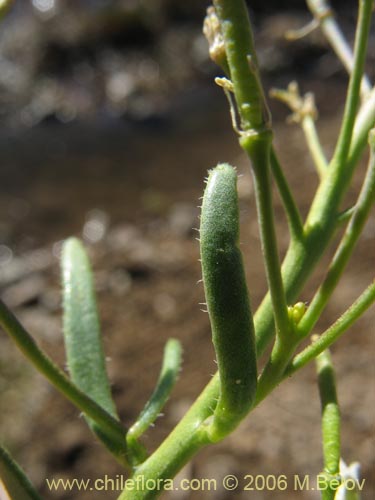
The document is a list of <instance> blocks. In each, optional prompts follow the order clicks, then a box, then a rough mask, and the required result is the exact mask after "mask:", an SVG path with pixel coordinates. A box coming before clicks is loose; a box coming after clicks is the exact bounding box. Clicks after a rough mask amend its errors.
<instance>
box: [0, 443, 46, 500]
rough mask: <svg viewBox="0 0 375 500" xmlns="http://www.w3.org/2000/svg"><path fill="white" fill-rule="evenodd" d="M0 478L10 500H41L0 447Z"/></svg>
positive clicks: (11, 459) (18, 467)
mask: <svg viewBox="0 0 375 500" xmlns="http://www.w3.org/2000/svg"><path fill="white" fill-rule="evenodd" d="M0 478H1V481H2V482H3V484H4V486H5V488H6V489H7V492H8V494H9V495H10V498H11V500H41V497H40V496H39V495H38V493H37V492H36V490H35V489H34V487H33V485H32V484H31V482H30V480H29V478H28V477H27V476H26V474H25V472H24V471H23V470H22V469H21V467H20V466H19V465H18V464H17V463H16V461H15V460H14V459H13V458H12V457H11V455H10V454H9V452H8V451H7V450H5V448H3V447H2V446H1V445H0Z"/></svg>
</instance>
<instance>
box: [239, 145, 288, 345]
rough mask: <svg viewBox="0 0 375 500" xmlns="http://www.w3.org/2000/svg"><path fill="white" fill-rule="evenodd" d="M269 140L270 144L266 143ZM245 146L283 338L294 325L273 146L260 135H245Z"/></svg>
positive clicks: (277, 319)
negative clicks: (282, 256)
mask: <svg viewBox="0 0 375 500" xmlns="http://www.w3.org/2000/svg"><path fill="white" fill-rule="evenodd" d="M264 142H266V144H264ZM241 144H242V147H243V148H244V149H245V151H246V152H247V153H248V155H249V157H250V158H251V161H252V166H253V169H252V172H253V180H254V192H255V199H256V203H257V211H258V222H259V229H260V236H261V242H262V251H263V258H264V263H265V267H266V274H267V281H268V286H269V290H270V295H271V301H272V307H273V313H274V318H275V325H276V334H277V335H280V337H281V338H282V339H286V338H288V336H289V332H290V325H289V318H288V308H287V303H286V297H285V292H284V286H283V282H282V278H281V270H280V267H281V266H280V260H279V256H278V246H277V240H276V233H275V221H274V210H273V204H272V189H271V182H270V148H269V146H270V145H269V140H267V138H265V140H264V141H262V140H261V139H260V138H259V139H257V140H256V141H254V140H248V139H247V138H246V139H242V140H241Z"/></svg>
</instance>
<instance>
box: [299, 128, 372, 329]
mask: <svg viewBox="0 0 375 500" xmlns="http://www.w3.org/2000/svg"><path fill="white" fill-rule="evenodd" d="M369 143H370V149H371V154H370V160H369V165H368V169H367V174H366V178H365V180H364V183H363V186H362V189H361V192H360V194H359V197H358V200H357V203H356V205H355V208H354V212H353V215H352V217H351V219H350V221H349V224H348V226H347V228H346V231H345V233H344V235H343V237H342V239H341V242H340V244H339V246H338V248H337V250H336V253H335V255H334V257H333V259H332V262H331V265H330V267H329V270H328V273H327V276H326V278H325V279H324V281H323V283H322V284H321V285H320V287H319V289H318V291H317V292H316V294H315V296H314V298H313V300H312V302H311V304H310V305H309V307H308V309H307V311H306V313H305V315H304V316H303V318H302V320H301V322H300V323H299V325H298V334H299V336H300V337H302V338H303V337H305V336H306V335H308V334H309V333H310V332H311V330H312V329H313V328H314V325H315V323H316V322H317V320H318V318H319V317H320V315H321V313H322V311H323V309H324V307H325V306H326V304H327V302H328V300H329V298H330V297H331V295H332V293H333V292H334V290H335V288H336V286H337V283H338V282H339V279H340V277H341V276H342V274H343V272H344V270H345V267H346V265H347V263H348V261H349V259H350V256H351V255H352V253H353V250H354V248H355V245H356V243H357V241H358V238H359V237H360V235H361V233H362V230H363V227H364V225H365V223H366V220H367V218H368V215H369V213H370V210H371V207H372V205H373V204H374V203H375V130H372V131H371V132H370V135H369Z"/></svg>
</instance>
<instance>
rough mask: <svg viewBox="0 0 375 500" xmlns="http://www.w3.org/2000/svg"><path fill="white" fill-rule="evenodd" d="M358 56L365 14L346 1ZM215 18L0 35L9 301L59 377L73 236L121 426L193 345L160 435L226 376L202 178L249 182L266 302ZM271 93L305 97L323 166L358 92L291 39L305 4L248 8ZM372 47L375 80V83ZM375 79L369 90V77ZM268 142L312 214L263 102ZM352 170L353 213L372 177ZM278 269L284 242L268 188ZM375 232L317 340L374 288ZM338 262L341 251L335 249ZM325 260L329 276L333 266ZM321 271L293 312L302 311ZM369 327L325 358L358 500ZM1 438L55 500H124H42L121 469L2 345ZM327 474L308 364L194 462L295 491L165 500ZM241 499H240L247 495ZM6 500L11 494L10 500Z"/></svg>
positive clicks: (294, 134)
mask: <svg viewBox="0 0 375 500" xmlns="http://www.w3.org/2000/svg"><path fill="white" fill-rule="evenodd" d="M334 5H335V6H336V7H337V8H338V9H339V10H338V19H339V20H340V21H341V22H342V26H343V29H344V31H345V33H346V34H347V36H348V38H349V39H350V40H352V38H353V33H354V26H355V7H356V5H357V2H354V1H348V2H336V3H335V4H334ZM206 7H207V3H206V2H202V1H198V0H196V1H191V2H182V1H172V0H155V1H147V0H143V1H142V0H133V1H132V0H119V1H111V0H107V1H106V0H79V1H58V0H33V1H16V2H15V4H14V6H13V8H12V10H11V12H10V13H9V15H8V16H7V17H6V19H5V20H4V21H3V23H2V25H1V29H0V114H1V129H0V195H1V197H0V289H1V294H2V298H3V300H4V301H5V302H6V303H7V304H8V306H9V307H10V308H11V309H12V310H13V311H14V312H15V313H16V315H17V317H18V318H19V319H20V320H21V322H22V323H23V324H24V325H25V326H26V327H27V328H28V330H29V331H30V332H31V333H32V334H33V336H34V337H35V339H36V340H37V341H38V343H40V344H41V345H42V346H43V347H44V348H45V349H46V351H48V352H49V353H50V355H51V356H52V357H53V358H54V359H55V360H56V361H57V362H58V363H59V364H60V366H65V359H64V348H63V342H62V335H61V295H60V285H59V261H58V258H59V253H60V249H61V242H62V240H63V239H64V238H66V237H68V236H70V235H76V236H79V237H81V238H82V239H83V240H84V241H85V243H86V246H87V249H88V252H89V254H90V257H91V261H92V265H93V268H94V272H95V282H96V288H97V295H98V303H99V309H100V315H101V321H102V329H103V335H104V346H105V350H106V353H107V355H108V371H109V375H110V379H111V382H112V388H113V395H114V398H115V400H116V403H117V405H118V409H119V414H120V416H121V419H122V421H123V422H124V423H125V424H126V425H130V424H131V423H132V422H133V421H134V419H135V418H136V416H137V414H138V413H139V412H140V410H141V409H142V407H143V404H144V403H145V401H146V400H147V398H148V396H149V395H150V394H151V392H152V390H153V387H154V383H155V380H156V378H157V376H158V371H159V368H160V364H161V360H162V352H163V346H164V344H165V342H166V340H167V339H168V338H169V337H177V338H179V339H180V340H181V342H182V344H183V348H184V364H183V370H182V373H181V376H180V379H179V381H178V383H177V386H176V388H175V390H174V391H173V395H172V397H171V399H170V402H169V403H168V405H167V407H166V408H165V411H164V417H163V418H160V419H158V421H157V423H156V426H155V428H153V429H150V431H149V432H148V433H147V435H146V436H145V438H144V442H145V443H146V445H147V446H148V447H149V449H150V450H152V449H154V448H155V447H156V446H157V444H158V443H159V442H160V441H161V440H162V439H163V438H164V437H165V436H166V435H167V433H168V432H169V431H170V430H171V428H172V427H173V426H174V425H175V424H176V422H177V421H178V420H179V419H180V418H181V416H182V415H183V414H184V412H185V411H186V410H187V408H188V407H189V405H190V404H191V403H192V402H193V401H194V399H195V398H196V397H197V395H198V394H199V392H200V391H201V389H203V387H204V386H205V384H206V383H207V382H208V380H209V379H210V377H211V375H212V374H213V373H214V372H215V369H216V368H215V363H214V352H213V348H212V344H211V340H210V327H209V322H208V315H207V314H205V313H203V312H201V311H200V306H199V303H200V302H203V301H204V297H203V288H202V285H199V284H197V282H198V280H199V279H200V274H201V273H200V265H199V262H198V258H199V247H198V243H197V241H196V239H195V238H196V233H195V232H194V230H193V228H197V227H198V226H199V221H198V214H199V209H198V205H199V204H200V203H199V198H200V196H201V195H202V191H203V187H204V184H203V180H204V177H205V176H206V173H207V170H208V169H209V168H211V167H212V166H214V165H215V164H216V163H217V162H218V161H229V162H232V163H233V164H235V165H237V166H238V169H239V173H240V174H241V177H240V180H239V192H240V203H241V217H242V235H241V243H242V250H243V253H244V257H245V261H246V266H247V273H248V283H249V289H250V294H251V299H252V305H253V309H254V310H255V309H256V307H257V306H258V304H259V303H260V301H261V299H262V296H263V295H264V293H265V290H266V284H265V277H264V271H263V266H262V262H261V257H260V250H259V235H258V230H257V222H256V216H255V207H254V197H253V192H252V181H251V177H250V173H249V168H248V165H247V162H246V160H245V159H244V158H243V156H242V155H241V152H240V150H239V148H238V145H237V140H236V138H235V135H234V133H233V131H232V129H231V125H230V119H229V113H228V109H227V102H226V100H225V97H224V96H223V94H222V92H221V90H220V89H219V88H217V87H216V86H215V85H214V83H213V77H214V76H216V75H217V74H218V70H217V69H216V68H215V67H214V65H213V64H212V63H211V62H210V61H209V59H208V56H207V44H206V41H205V39H204V38H203V36H202V34H201V24H202V19H203V17H204V13H205V8H206ZM251 13H252V17H253V21H254V30H255V38H256V45H257V48H258V51H259V59H260V64H261V67H262V72H263V78H264V82H265V86H266V88H267V89H269V88H270V87H271V86H274V87H286V85H287V84H288V83H289V82H290V81H291V80H294V79H297V80H298V81H299V83H300V86H301V89H302V91H303V92H306V91H313V92H314V93H315V96H316V101H317V105H318V108H319V112H320V119H319V124H318V125H319V132H320V135H321V139H322V142H323V145H324V147H325V150H326V152H327V155H330V154H331V153H332V150H333V147H334V141H335V137H336V133H337V129H338V126H339V120H340V117H341V113H342V107H343V99H344V96H345V86H346V82H347V77H346V75H345V72H344V71H343V70H342V68H341V66H340V63H339V62H337V60H336V59H335V57H334V56H333V55H332V54H331V52H330V50H329V48H328V46H327V44H326V42H325V41H324V39H323V38H322V36H321V35H320V33H319V32H318V31H316V32H314V33H313V34H311V35H310V36H308V37H306V38H303V39H301V40H298V41H295V42H287V41H286V40H285V38H284V33H285V31H286V30H287V29H291V28H299V27H302V26H303V25H305V24H306V23H307V22H308V21H309V14H308V12H307V10H306V9H305V7H304V3H303V2H299V1H290V0H289V1H288V2H276V1H275V2H260V1H253V2H251ZM374 48H375V36H374V31H373V32H372V35H371V40H370V56H369V64H368V68H369V73H370V75H371V76H372V77H374V76H375V75H374V67H375V64H374V62H375V50H374ZM371 73H372V74H371ZM271 109H272V113H273V118H274V126H275V144H276V147H277V150H278V152H279V155H280V159H281V161H282V163H283V165H284V167H285V171H286V175H287V177H288V179H289V180H290V183H291V187H292V190H293V192H294V193H295V196H296V198H297V199H298V202H299V205H300V207H301V210H302V212H303V214H304V215H305V214H306V212H307V209H308V206H309V202H310V200H311V198H312V195H313V192H314V189H315V188H316V186H317V176H316V173H315V171H314V168H313V165H312V162H311V160H310V158H309V156H308V154H307V152H306V147H305V143H304V138H303V135H302V133H301V131H300V129H299V128H298V126H296V125H293V126H291V125H285V117H286V116H287V114H288V111H287V110H286V109H285V108H284V107H283V106H282V105H280V104H278V103H275V102H271ZM364 166H365V162H363V164H362V165H361V166H360V167H359V168H358V172H357V174H356V177H355V182H354V186H353V188H352V189H351V192H350V193H349V196H348V198H347V199H346V200H345V207H348V206H350V203H351V202H353V200H354V199H355V193H356V192H357V190H358V187H359V185H360V183H361V180H362V178H363V175H364ZM275 205H276V207H277V216H276V217H277V222H278V235H279V242H280V252H281V254H284V252H285V250H286V247H287V244H288V232H287V227H286V224H285V218H284V215H283V210H282V206H281V203H280V200H279V198H278V196H277V193H276V190H275ZM374 224H375V222H374V219H373V218H372V220H370V221H369V223H368V224H367V226H366V230H365V232H364V235H363V238H362V241H361V244H360V245H359V248H358V250H357V251H356V253H355V256H354V258H353V259H352V261H351V263H350V265H349V268H348V271H347V273H346V275H345V278H344V279H343V280H342V282H341V284H340V286H339V288H338V290H337V292H336V293H335V295H334V298H333V300H332V301H331V303H330V305H329V307H328V308H327V311H326V312H325V314H324V316H323V318H322V320H321V321H320V323H319V325H318V327H317V331H322V330H323V329H324V328H326V327H327V326H328V325H330V324H331V323H332V322H333V321H334V320H335V319H336V318H337V317H338V316H339V314H340V313H342V312H343V311H344V310H345V308H346V307H347V306H348V305H349V304H350V303H352V301H353V300H354V299H355V298H356V297H357V296H358V295H359V294H360V292H361V291H362V290H363V289H364V288H365V287H366V286H367V284H368V282H369V280H370V279H372V274H373V268H374V252H373V250H374V245H373V236H374ZM330 255H332V251H331V252H330ZM328 258H329V255H327V256H326V258H325V265H326V264H327V263H328V262H329V259H328ZM323 274H324V267H323V266H322V267H321V268H319V269H318V270H317V271H316V272H315V273H314V275H313V278H312V280H311V281H310V283H309V286H308V287H307V288H306V289H305V291H304V292H303V294H302V296H301V297H300V299H301V300H303V301H307V302H308V301H309V300H311V297H312V294H313V292H314V290H315V289H316V286H317V284H318V283H319V279H320V278H321V277H322V276H323ZM373 321H374V316H373V313H372V317H371V312H369V313H367V314H366V315H365V316H364V317H363V318H362V319H361V320H360V321H359V322H358V323H357V324H356V325H355V326H354V327H353V328H352V329H351V331H350V332H348V333H347V334H346V335H345V337H344V338H343V339H342V340H341V341H340V342H339V343H338V344H337V345H335V347H334V348H333V359H334V362H335V365H336V369H337V379H338V394H339V399H340V402H341V405H342V453H343V457H344V459H345V460H346V461H347V462H352V461H355V460H358V461H360V463H361V465H362V476H363V477H364V478H365V479H366V486H365V493H364V495H363V498H364V499H370V498H373V497H374V478H373V476H372V475H371V473H372V471H373V466H374V458H375V456H374V455H375V454H374V407H375V406H374V403H375V400H374V399H375V397H374V394H375V391H374V389H375V384H374V362H373V359H374V340H373V334H374V327H373ZM0 405H1V417H0V435H1V440H2V441H3V442H5V443H6V445H7V446H8V448H9V449H10V450H12V452H13V453H14V455H15V456H16V457H17V459H18V460H19V462H20V463H21V464H22V465H23V467H24V468H25V469H26V471H27V472H28V473H29V475H30V477H31V478H32V480H33V481H34V483H35V485H36V486H37V488H38V489H39V491H40V492H41V494H42V496H43V498H46V499H61V500H62V499H64V500H65V499H66V500H68V499H77V500H95V499H99V498H106V499H112V498H113V499H114V498H117V496H118V492H111V491H107V492H106V493H103V492H96V493H95V492H93V491H89V492H79V491H77V490H75V491H71V492H68V491H63V490H62V489H60V490H59V491H55V492H53V491H48V489H47V487H46V483H45V479H46V478H49V479H52V478H78V479H80V478H94V479H95V478H102V477H104V476H105V475H108V477H112V478H115V477H116V475H118V474H122V470H121V469H120V468H119V466H117V465H116V463H115V462H114V460H112V458H111V457H109V456H108V454H107V453H106V451H104V450H103V449H102V448H101V446H100V445H98V444H97V443H96V442H95V441H94V439H93V438H92V436H91V434H90V432H89V430H87V428H86V425H85V422H84V421H83V419H82V418H80V416H79V414H78V412H77V410H76V409H75V408H73V407H72V405H70V403H68V402H66V401H65V400H64V399H63V397H61V396H60V395H59V394H57V393H56V391H55V390H54V389H53V388H51V387H50V386H49V384H48V383H47V382H46V381H45V380H44V379H43V378H42V377H40V376H39V375H38V374H37V373H36V372H35V370H34V369H33V367H30V366H29V365H28V364H27V362H26V361H25V359H24V358H23V356H22V355H21V354H20V353H19V351H18V350H17V349H16V348H15V347H14V345H13V344H12V343H11V342H10V341H9V339H8V338H7V337H6V336H5V335H4V333H3V332H2V333H1V335H0ZM321 467H322V457H321V444H320V405H319V399H318V391H317V387H316V377H315V372H314V367H313V366H309V367H307V368H305V369H304V370H303V371H301V373H298V374H297V375H296V376H295V377H293V379H291V380H289V381H287V382H285V383H284V384H283V385H282V386H281V387H280V388H278V389H277V390H275V391H274V393H273V394H272V395H271V396H270V397H269V398H267V400H266V401H265V402H264V403H262V405H261V406H260V407H259V408H258V409H257V410H256V411H254V413H253V414H251V416H250V417H248V418H247V419H246V420H245V421H244V422H243V424H242V425H241V426H240V428H239V429H238V430H237V431H236V432H234V433H233V434H232V435H231V436H230V437H228V438H227V439H226V440H225V441H224V442H223V443H221V444H219V445H216V446H212V447H210V448H207V449H205V450H203V452H201V453H200V454H199V455H198V456H197V457H196V458H195V459H194V460H193V461H192V463H190V464H189V465H188V466H187V467H185V469H184V470H183V471H182V473H181V474H182V475H184V476H185V477H189V478H194V477H195V478H209V479H212V478H214V479H217V481H218V484H220V481H221V478H222V477H224V476H225V475H226V474H236V475H237V476H238V477H239V478H243V477H244V476H245V475H246V474H252V475H256V474H263V475H276V476H278V475H281V474H285V475H287V477H288V480H289V481H290V482H289V484H290V485H291V486H290V487H289V488H288V489H287V490H286V491H280V492H277V491H276V492H273V491H266V490H264V491H252V492H249V491H247V492H244V491H241V489H239V490H237V491H234V492H225V491H224V490H221V489H220V488H218V491H215V492H209V491H203V492H202V491H196V492H190V493H189V492H184V493H183V492H180V491H178V492H174V493H173V494H172V493H168V494H165V498H170V499H176V500H179V499H190V498H191V499H211V498H212V499H217V500H225V499H245V498H250V497H251V498H255V499H268V498H271V497H272V498H275V497H276V498H280V499H287V498H288V499H289V498H290V499H293V498H300V499H317V498H319V494H318V492H317V491H311V490H310V491H293V487H292V484H293V477H294V476H295V475H299V476H300V477H304V475H306V474H308V475H310V476H311V478H314V477H315V476H316V474H317V473H319V471H320V470H321ZM241 484H242V486H244V485H245V484H246V481H245V480H241ZM0 496H1V494H0Z"/></svg>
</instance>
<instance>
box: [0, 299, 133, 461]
mask: <svg viewBox="0 0 375 500" xmlns="http://www.w3.org/2000/svg"><path fill="white" fill-rule="evenodd" d="M0 326H1V327H2V328H3V329H4V331H5V332H6V333H8V335H9V336H10V337H11V338H12V339H13V340H14V342H15V343H16V345H17V346H18V348H19V349H20V350H21V351H22V353H23V354H24V355H25V356H26V358H27V359H28V360H29V361H30V362H31V363H32V364H33V365H34V366H35V367H36V368H37V370H38V371H39V372H40V373H42V374H43V375H44V376H45V377H46V378H47V379H48V380H49V382H51V384H52V385H54V386H55V387H56V389H58V390H59V391H60V392H61V393H62V394H64V396H65V397H66V398H67V399H69V401H71V402H72V403H73V404H74V405H75V406H76V407H77V408H79V409H80V410H81V411H83V412H84V413H85V414H86V415H87V416H88V417H90V418H91V419H92V420H93V421H94V422H96V423H97V424H98V425H99V426H100V427H101V428H103V430H104V431H105V432H106V434H107V436H108V437H111V439H112V440H113V442H114V443H122V442H124V443H125V434H126V431H125V429H124V428H123V427H122V425H121V423H120V422H119V421H118V420H116V419H115V418H113V417H112V416H111V415H110V414H109V413H107V412H106V411H105V410H104V409H103V408H102V407H101V406H99V405H98V404H97V403H95V401H93V400H92V399H91V398H90V397H88V396H87V395H86V394H85V393H83V392H82V391H80V390H79V389H78V388H77V387H76V386H75V385H74V384H73V383H72V382H71V381H70V380H69V379H68V377H67V376H66V375H65V374H64V373H63V372H62V371H61V370H60V369H59V368H58V367H57V366H56V365H55V364H54V362H53V361H52V360H51V359H50V358H49V357H48V356H47V355H46V354H45V353H44V352H43V351H42V349H40V347H38V345H37V344H36V343H35V341H34V339H33V338H32V337H31V335H30V334H29V333H28V332H27V331H26V330H25V328H24V327H23V326H22V325H21V323H19V321H18V320H17V318H16V317H15V316H14V315H13V313H12V312H11V311H10V310H9V309H8V308H7V307H6V306H5V304H4V303H3V302H2V301H1V300H0ZM123 450H124V453H125V447H123ZM118 458H119V460H120V459H121V462H122V463H123V464H126V461H125V456H122V457H118Z"/></svg>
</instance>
